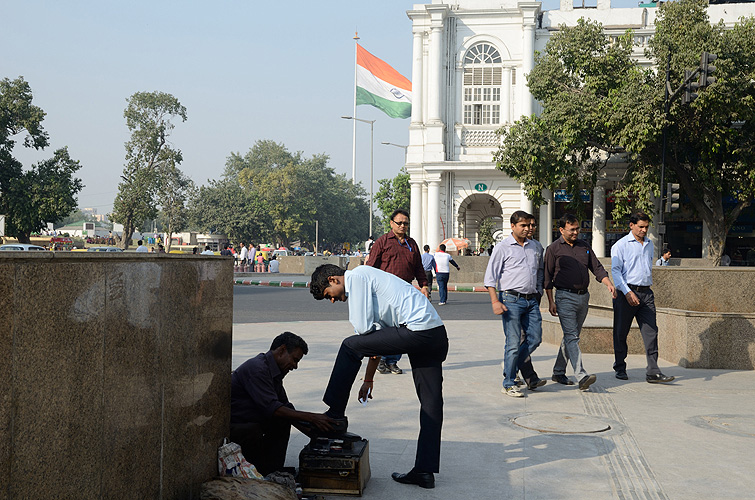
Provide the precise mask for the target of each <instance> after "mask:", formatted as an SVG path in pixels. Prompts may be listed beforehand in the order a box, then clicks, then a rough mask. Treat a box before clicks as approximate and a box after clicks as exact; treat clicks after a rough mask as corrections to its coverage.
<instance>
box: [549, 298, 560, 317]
mask: <svg viewBox="0 0 755 500" xmlns="http://www.w3.org/2000/svg"><path fill="white" fill-rule="evenodd" d="M548 312H549V313H551V316H558V311H557V310H556V303H555V302H554V301H550V302H549V303H548Z"/></svg>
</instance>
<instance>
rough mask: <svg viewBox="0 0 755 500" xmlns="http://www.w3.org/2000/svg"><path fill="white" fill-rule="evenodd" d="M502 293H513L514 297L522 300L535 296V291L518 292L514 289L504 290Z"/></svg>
mask: <svg viewBox="0 0 755 500" xmlns="http://www.w3.org/2000/svg"><path fill="white" fill-rule="evenodd" d="M503 293H507V294H509V295H513V296H514V297H516V298H519V299H524V300H532V299H535V298H537V294H536V293H520V292H517V291H516V290H504V292H503Z"/></svg>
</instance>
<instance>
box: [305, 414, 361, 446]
mask: <svg viewBox="0 0 755 500" xmlns="http://www.w3.org/2000/svg"><path fill="white" fill-rule="evenodd" d="M325 414H326V415H328V413H327V412H326V413H325ZM328 416H329V417H330V418H332V419H333V421H334V423H333V424H332V427H333V428H332V429H331V430H329V431H322V430H320V429H318V428H317V427H315V426H314V425H312V423H311V422H304V421H299V422H297V423H296V427H297V428H298V429H299V430H301V431H302V432H303V433H304V434H306V435H307V436H309V438H310V439H317V438H318V437H327V438H339V437H341V436H343V435H344V434H347V430H348V428H349V419H348V418H347V417H332V416H330V415H328Z"/></svg>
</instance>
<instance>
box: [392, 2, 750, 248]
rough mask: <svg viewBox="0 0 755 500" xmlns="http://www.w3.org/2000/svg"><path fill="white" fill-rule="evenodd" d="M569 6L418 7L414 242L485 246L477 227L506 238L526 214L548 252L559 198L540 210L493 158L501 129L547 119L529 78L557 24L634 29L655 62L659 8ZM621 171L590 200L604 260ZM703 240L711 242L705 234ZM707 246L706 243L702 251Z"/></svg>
mask: <svg viewBox="0 0 755 500" xmlns="http://www.w3.org/2000/svg"><path fill="white" fill-rule="evenodd" d="M582 5H583V3H582V2H581V0H580V4H579V6H578V7H575V6H574V4H573V3H572V0H561V4H560V8H559V9H558V10H545V11H543V10H541V7H542V4H541V2H529V1H517V0H496V1H490V0H447V3H443V1H442V0H433V1H432V3H428V4H417V5H414V7H413V9H412V10H410V11H408V12H407V15H408V16H409V18H410V19H411V20H412V34H413V49H412V92H413V105H412V115H411V123H410V126H409V147H408V149H407V157H406V158H407V160H406V170H407V172H408V173H409V175H410V181H409V182H410V185H411V219H412V226H413V228H412V236H413V237H414V238H415V239H416V240H417V241H418V243H419V244H420V246H422V245H424V244H428V245H430V247H431V248H436V247H437V246H438V244H439V243H440V241H441V240H443V239H444V238H450V237H461V238H468V239H469V240H471V242H472V246H473V247H476V246H479V245H477V242H478V237H479V235H478V229H479V226H480V223H481V222H482V221H484V220H485V219H488V218H490V219H492V220H493V222H494V223H495V225H496V227H497V229H498V231H497V236H498V237H499V238H500V237H503V236H506V235H507V234H508V233H509V232H510V226H509V224H508V220H509V217H510V216H511V214H512V213H513V212H514V211H516V210H519V209H522V210H526V211H528V212H530V213H537V214H538V217H539V219H540V220H539V240H540V241H541V242H542V243H543V245H547V244H550V243H551V241H552V238H553V220H554V218H558V217H559V216H560V206H559V204H560V203H561V202H565V201H566V200H564V199H562V198H561V196H562V194H561V193H558V192H557V193H545V195H546V196H545V197H546V199H550V200H551V203H549V204H547V205H543V206H542V207H533V206H532V203H531V202H530V201H529V200H528V199H527V197H526V196H525V194H524V191H523V189H522V187H521V186H520V185H519V183H518V182H516V181H515V180H514V179H512V178H510V177H509V176H507V175H506V174H504V173H503V172H501V171H499V170H497V169H496V168H495V164H494V163H493V151H494V150H495V149H496V148H497V147H498V145H499V144H500V139H499V136H498V134H497V132H496V131H497V130H498V129H500V128H501V127H502V126H504V125H506V124H510V123H512V122H514V121H515V120H516V119H517V118H518V117H519V116H522V115H531V114H533V113H535V114H536V113H539V112H540V109H539V104H538V103H537V102H536V101H535V100H534V99H533V98H532V96H531V95H530V93H529V90H528V87H527V81H526V75H527V74H528V73H529V72H530V71H531V70H532V69H533V68H534V64H535V51H539V52H542V51H544V50H545V45H546V43H547V42H548V39H549V38H550V36H551V34H552V33H553V32H555V31H556V30H558V26H560V25H566V26H575V25H576V24H577V21H578V19H580V18H586V19H590V20H593V21H598V22H600V23H601V24H602V25H603V27H604V29H605V31H606V33H607V34H608V35H609V36H614V35H615V36H619V35H622V34H624V32H625V31H626V30H627V29H632V30H633V33H634V37H635V49H634V54H633V55H634V57H635V59H636V60H637V61H638V62H639V63H640V64H643V65H650V64H651V62H650V61H649V60H647V58H646V57H645V54H644V51H645V48H646V44H647V42H648V40H649V39H650V38H651V37H652V35H653V33H654V25H653V23H654V20H655V13H656V8H655V7H654V4H649V6H641V7H636V8H612V7H611V3H610V0H597V4H594V5H593V6H591V7H583V6H582ZM708 13H709V16H710V19H711V22H717V21H718V20H719V19H723V20H724V22H726V23H727V24H732V25H733V24H734V23H735V22H736V21H737V20H738V19H739V18H740V17H742V16H749V15H753V14H754V13H755V5H753V4H747V3H743V4H723V5H711V6H710V7H709V10H708ZM622 172H623V165H622V164H621V163H620V162H619V163H616V164H613V165H609V166H608V167H607V168H606V169H605V170H604V172H603V177H602V178H601V179H600V181H599V182H598V185H597V186H596V188H595V189H594V190H593V192H591V193H584V199H585V200H586V201H588V203H589V206H590V207H591V208H592V220H589V221H585V223H584V224H583V231H584V232H585V233H588V234H589V233H591V235H592V237H591V240H592V245H593V248H594V249H595V253H596V254H597V255H598V256H605V255H606V254H607V249H608V248H610V245H611V244H612V243H613V241H615V240H616V239H618V238H620V237H621V236H622V235H623V234H626V228H625V227H624V226H623V225H621V226H619V225H617V224H614V223H613V221H611V220H607V214H610V208H611V203H612V197H611V191H612V189H613V187H614V185H615V183H616V181H617V180H618V179H619V176H620V175H621V174H622ZM701 232H702V235H701V238H702V239H703V240H704V237H705V236H704V234H705V228H704V227H703V228H702V230H701ZM702 246H703V248H707V245H704V244H703V245H702Z"/></svg>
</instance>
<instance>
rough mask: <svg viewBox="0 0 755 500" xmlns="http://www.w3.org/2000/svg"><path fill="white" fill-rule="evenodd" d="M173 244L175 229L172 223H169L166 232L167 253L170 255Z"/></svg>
mask: <svg viewBox="0 0 755 500" xmlns="http://www.w3.org/2000/svg"><path fill="white" fill-rule="evenodd" d="M172 243H173V228H172V227H171V224H170V222H169V223H168V229H167V231H166V232H165V253H170V245H171V244H172Z"/></svg>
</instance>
